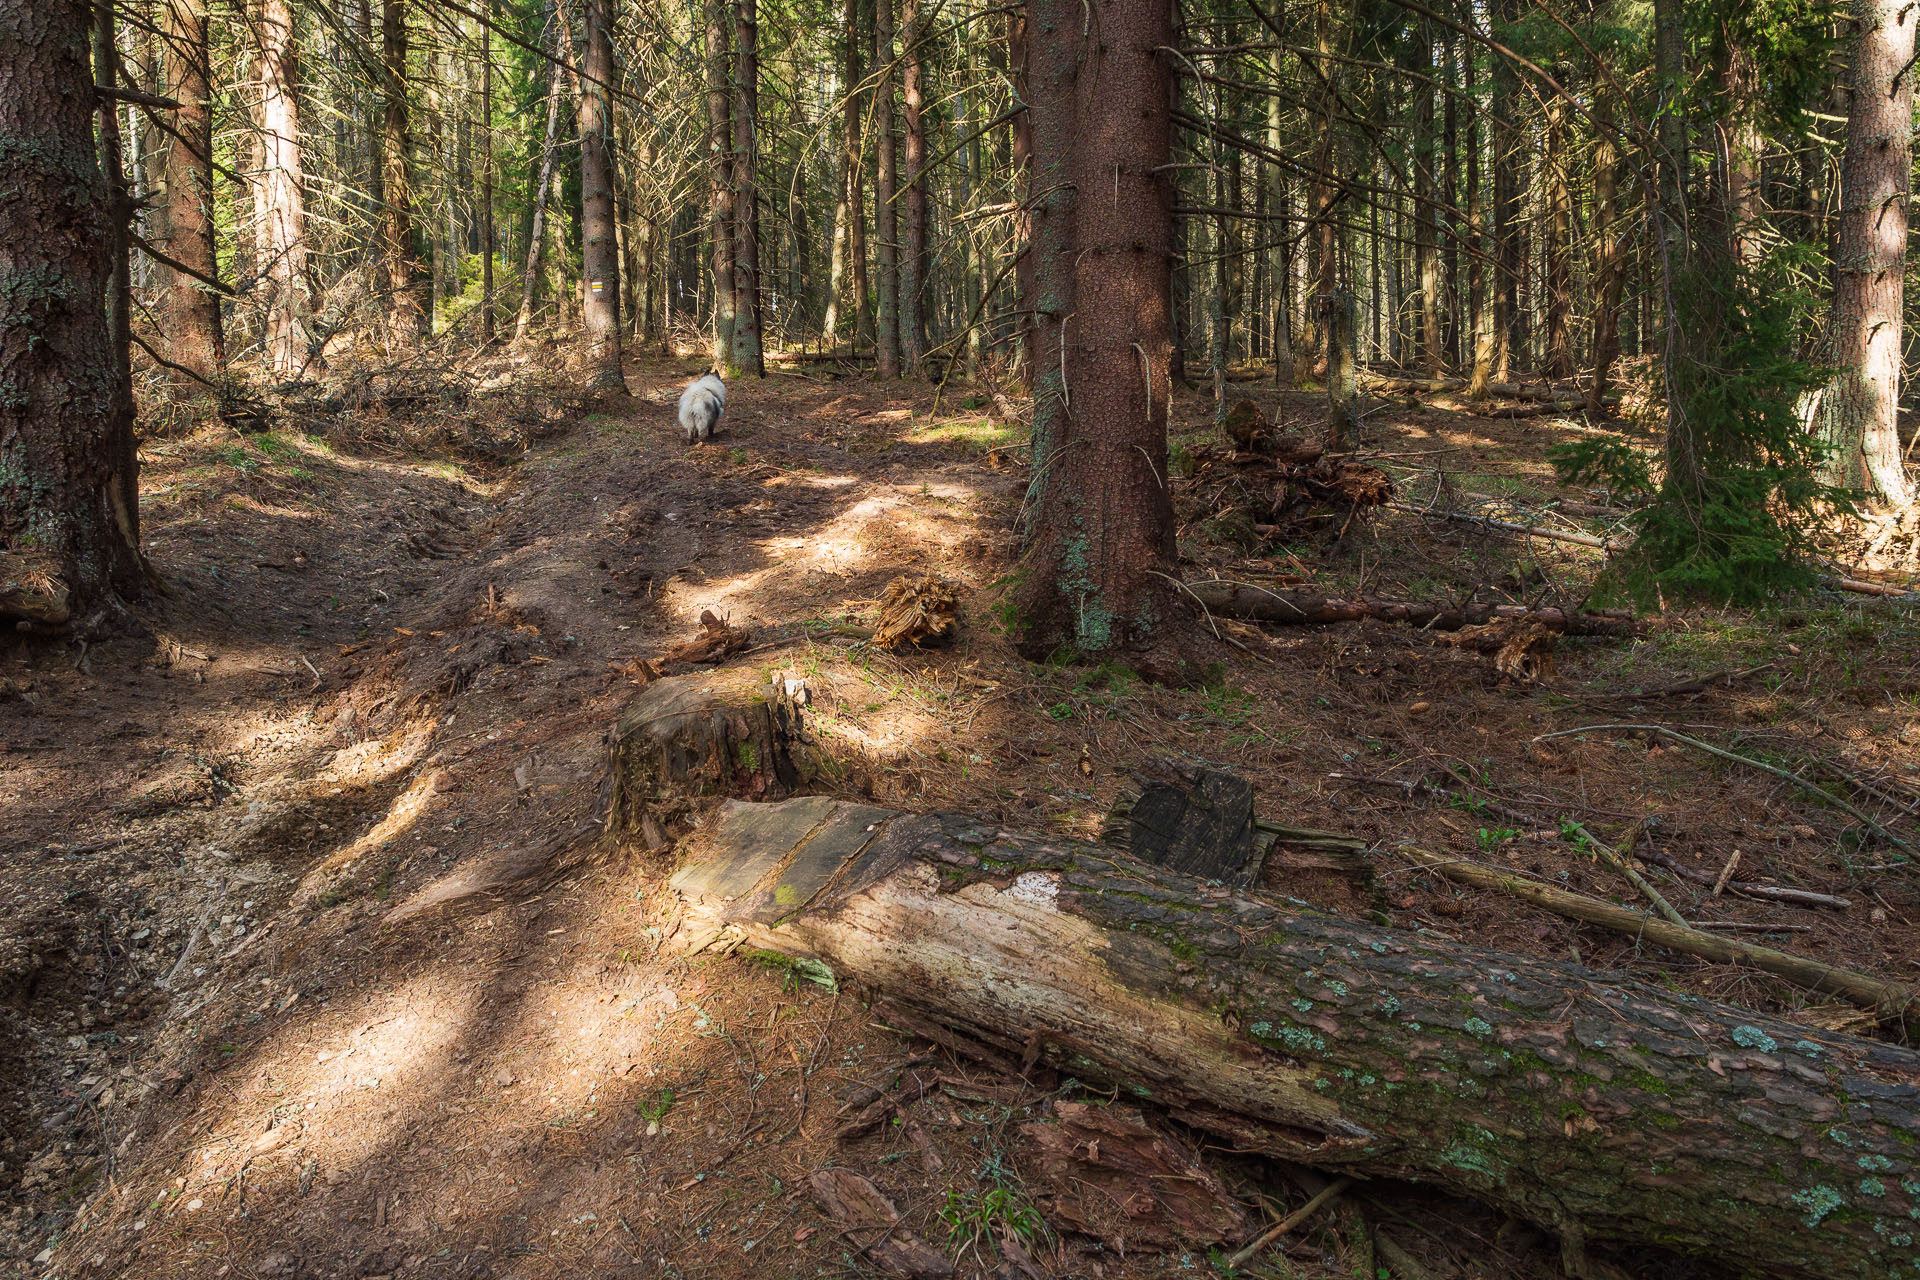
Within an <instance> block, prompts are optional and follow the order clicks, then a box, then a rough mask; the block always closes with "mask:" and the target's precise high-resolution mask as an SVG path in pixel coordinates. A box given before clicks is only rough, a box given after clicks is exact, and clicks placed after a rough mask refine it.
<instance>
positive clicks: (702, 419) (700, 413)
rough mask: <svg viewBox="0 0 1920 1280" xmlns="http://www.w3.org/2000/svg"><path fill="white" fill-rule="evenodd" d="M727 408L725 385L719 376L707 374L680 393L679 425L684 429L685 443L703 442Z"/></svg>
mask: <svg viewBox="0 0 1920 1280" xmlns="http://www.w3.org/2000/svg"><path fill="white" fill-rule="evenodd" d="M726 407H727V384H726V383H724V382H722V381H720V375H719V374H717V373H709V374H707V375H706V376H705V377H703V378H701V379H700V380H699V381H698V382H695V383H694V384H693V385H691V386H689V387H688V388H687V389H686V390H685V391H682V392H681V393H680V425H681V426H682V427H683V428H685V429H686V433H687V443H688V444H693V443H694V442H695V441H698V440H705V439H706V438H707V437H708V436H710V435H712V434H713V429H714V428H715V427H717V426H719V425H720V415H721V414H722V413H723V412H725V411H726Z"/></svg>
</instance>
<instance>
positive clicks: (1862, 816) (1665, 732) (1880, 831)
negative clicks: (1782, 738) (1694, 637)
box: [1534, 724, 1914, 853]
mask: <svg viewBox="0 0 1920 1280" xmlns="http://www.w3.org/2000/svg"><path fill="white" fill-rule="evenodd" d="M1576 733H1657V734H1659V735H1660V736H1661V737H1664V738H1669V739H1671V740H1673V741H1674V742H1678V743H1682V744H1684V745H1686V746H1689V747H1696V748H1698V749H1699V750H1701V751H1704V752H1706V753H1707V754H1709V755H1715V756H1719V757H1720V758H1721V759H1722V760H1731V761H1733V762H1734V763H1735V764H1744V765H1750V766H1752V767H1753V768H1755V769H1761V770H1764V771H1766V772H1767V773H1770V774H1772V775H1773V776H1774V777H1776V778H1780V779H1783V780H1785V781H1787V782H1791V783H1793V784H1794V785H1795V786H1797V787H1800V788H1802V789H1804V790H1806V791H1808V792H1811V793H1812V794H1814V795H1816V796H1819V797H1820V798H1821V799H1822V800H1825V801H1826V802H1827V803H1828V804H1830V805H1832V806H1834V807H1835V808H1836V809H1839V810H1841V811H1842V812H1845V813H1849V814H1851V815H1853V816H1854V817H1855V818H1858V819H1859V820H1860V821H1861V822H1862V823H1863V824H1865V825H1866V827H1867V828H1868V830H1870V831H1872V832H1873V833H1874V834H1875V835H1877V836H1879V837H1880V838H1881V839H1882V840H1885V841H1886V842H1887V843H1888V844H1890V845H1893V846H1895V847H1896V848H1900V849H1905V850H1906V851H1907V852H1908V853H1912V852H1913V851H1914V849H1913V846H1912V845H1911V844H1909V843H1908V842H1907V841H1905V840H1902V839H1901V838H1900V837H1899V836H1896V835H1895V834H1893V832H1891V831H1889V830H1887V829H1886V828H1885V827H1883V826H1881V825H1880V824H1879V823H1878V822H1876V821H1874V819H1873V818H1871V817H1870V816H1868V814H1867V812H1866V810H1864V809H1862V808H1860V807H1859V806H1858V805H1856V804H1854V803H1852V802H1851V801H1848V800H1842V799H1841V798H1840V797H1839V796H1837V795H1835V794H1833V792H1831V791H1828V790H1827V789H1826V788H1824V787H1821V786H1819V785H1817V784H1815V783H1812V782H1809V781H1807V780H1806V779H1805V778H1803V777H1801V776H1800V775H1799V774H1797V773H1795V772H1794V771H1793V770H1791V769H1782V768H1781V767H1780V766H1779V765H1777V764H1768V763H1767V762H1766V761H1764V760H1755V759H1754V758H1753V757H1752V756H1743V755H1740V754H1739V753H1738V752H1734V751H1728V750H1727V749H1726V748H1725V747H1716V746H1714V745H1713V744H1712V743H1711V742H1702V741H1701V740H1700V739H1698V738H1690V737H1688V736H1687V735H1686V734H1684V733H1681V732H1680V731H1679V730H1677V729H1669V728H1667V727H1666V726H1665V725H1663V724H1590V725H1586V726H1583V727H1581V728H1578V729H1556V730H1554V731H1553V732H1552V733H1543V734H1541V735H1539V736H1538V737H1536V738H1535V739H1534V741H1535V742H1545V741H1546V740H1547V739H1548V738H1565V737H1567V736H1569V735H1571V734H1576Z"/></svg>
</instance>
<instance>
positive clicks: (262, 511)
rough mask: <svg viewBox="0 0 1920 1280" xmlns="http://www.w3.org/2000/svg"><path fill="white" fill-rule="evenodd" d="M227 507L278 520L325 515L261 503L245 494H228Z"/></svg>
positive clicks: (274, 503) (270, 503) (303, 518)
mask: <svg viewBox="0 0 1920 1280" xmlns="http://www.w3.org/2000/svg"><path fill="white" fill-rule="evenodd" d="M227 505H228V506H230V507H237V508H238V509H240V510H242V511H250V512H252V513H253V514H254V515H257V516H272V517H274V518H275V519H277V520H313V519H316V518H318V517H319V516H320V515H322V514H323V513H322V512H320V511H316V510H314V509H313V508H311V507H309V508H307V509H306V510H304V511H303V510H301V509H300V508H298V507H283V506H281V505H280V504H279V503H277V502H261V501H260V500H259V499H257V498H254V497H251V496H249V495H247V494H244V493H230V494H228V495H227Z"/></svg>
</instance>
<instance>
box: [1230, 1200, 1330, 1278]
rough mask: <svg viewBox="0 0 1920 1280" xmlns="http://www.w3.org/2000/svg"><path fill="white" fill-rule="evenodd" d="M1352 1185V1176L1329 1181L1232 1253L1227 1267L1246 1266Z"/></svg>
mask: <svg viewBox="0 0 1920 1280" xmlns="http://www.w3.org/2000/svg"><path fill="white" fill-rule="evenodd" d="M1352 1185H1353V1179H1352V1178H1339V1179H1336V1180H1335V1181H1333V1182H1329V1183H1328V1184H1327V1185H1326V1187H1325V1189H1324V1190H1322V1191H1321V1192H1320V1194H1318V1195H1316V1196H1315V1197H1314V1198H1313V1199H1311V1200H1309V1201H1307V1202H1306V1203H1305V1204H1303V1205H1301V1206H1300V1207H1299V1208H1298V1209H1295V1210H1294V1211H1293V1212H1292V1213H1290V1214H1288V1215H1287V1216H1286V1217H1284V1218H1282V1219H1280V1221H1278V1222H1276V1223H1274V1224H1273V1225H1272V1226H1271V1227H1268V1228H1267V1229H1266V1230H1265V1231H1263V1232H1261V1233H1260V1234H1259V1236H1257V1237H1256V1238H1255V1239H1254V1241H1253V1243H1251V1244H1249V1245H1248V1246H1247V1247H1246V1248H1244V1249H1242V1250H1240V1251H1239V1252H1238V1253H1236V1254H1234V1255H1233V1256H1232V1257H1231V1258H1228V1259H1227V1265H1228V1266H1229V1267H1244V1266H1246V1265H1247V1263H1248V1261H1249V1260H1250V1259H1252V1258H1253V1256H1254V1255H1255V1254H1257V1253H1259V1252H1260V1251H1261V1250H1262V1249H1264V1248H1266V1247H1267V1246H1268V1245H1270V1244H1272V1243H1273V1242H1274V1241H1275V1240H1278V1239H1279V1238H1280V1237H1281V1236H1283V1235H1285V1234H1287V1232H1289V1231H1291V1230H1293V1229H1294V1228H1295V1227H1297V1226H1299V1225H1300V1224H1301V1223H1303V1222H1305V1221H1306V1220H1307V1219H1308V1218H1311V1217H1312V1216H1313V1215H1314V1214H1316V1213H1318V1212H1320V1210H1321V1209H1322V1208H1324V1207H1325V1206H1326V1205H1328V1204H1330V1203H1331V1202H1333V1201H1334V1200H1337V1199H1339V1198H1340V1196H1341V1194H1342V1193H1344V1192H1345V1191H1346V1189H1347V1188H1348V1187H1350V1186H1352Z"/></svg>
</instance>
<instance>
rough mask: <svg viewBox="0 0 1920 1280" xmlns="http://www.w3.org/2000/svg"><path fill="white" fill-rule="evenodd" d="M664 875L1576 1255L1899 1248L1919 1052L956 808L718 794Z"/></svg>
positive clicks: (1268, 1142) (901, 980) (844, 975)
mask: <svg viewBox="0 0 1920 1280" xmlns="http://www.w3.org/2000/svg"><path fill="white" fill-rule="evenodd" d="M686 852H687V859H686V862H685V864H684V865H683V867H682V869H681V870H680V871H679V872H678V873H677V874H676V875H675V876H674V878H673V885H674V887H675V888H676V889H677V890H678V891H679V892H680V894H681V895H682V896H683V898H684V900H685V908H686V911H685V919H686V921H687V923H688V924H690V925H692V926H694V935H695V936H697V937H699V938H700V939H701V940H702V941H703V942H711V941H713V940H715V939H726V940H732V941H735V942H745V943H750V944H751V945H752V946H754V947H757V948H763V949H767V950H771V951H776V952H780V953H784V954H787V955H791V956H794V957H798V958H802V959H806V960H810V961H818V962H820V963H823V964H825V965H827V966H828V967H830V968H831V969H832V970H834V972H835V973H836V975H837V976H838V978H839V980H840V981H841V982H842V983H843V984H857V985H858V986H860V987H862V988H865V989H867V990H870V991H873V992H877V993H879V994H882V995H884V996H885V997H886V998H887V999H888V1000H889V1001H891V1002H894V1003H895V1004H897V1005H899V1006H901V1007H903V1008H907V1009H910V1010H918V1011H920V1012H921V1013H923V1014H924V1015H925V1017H926V1018H927V1019H928V1020H929V1021H930V1022H939V1023H942V1024H945V1025H948V1026H951V1027H954V1028H956V1029H958V1030H959V1031H960V1032H961V1033H963V1034H964V1035H965V1036H966V1037H968V1038H970V1039H973V1040H978V1041H982V1042H985V1043H987V1044H990V1045H993V1046H996V1047H997V1048H998V1049H999V1050H1001V1051H1002V1053H1003V1056H1004V1057H1006V1058H1011V1059H1016V1060H1024V1061H1026V1062H1033V1063H1037V1062H1041V1061H1044V1062H1046V1063H1047V1064H1048V1065H1049V1066H1053V1067H1057V1068H1059V1069H1062V1070H1065V1071H1069V1072H1071V1073H1072V1074H1074V1075H1077V1076H1079V1077H1081V1078H1082V1079H1100V1080H1103V1081H1107V1082H1109V1083H1111V1084H1113V1085H1115V1086H1117V1087H1119V1088H1121V1089H1124V1090H1125V1091H1126V1092H1128V1093H1130V1094H1132V1095H1134V1096H1135V1097H1139V1098H1144V1099H1147V1100H1150V1101H1152V1102H1154V1103H1156V1104H1158V1105H1159V1106H1161V1107H1164V1108H1165V1109H1166V1110H1167V1111H1169V1112H1170V1113H1171V1114H1172V1115H1173V1116H1174V1117H1176V1118H1177V1119H1179V1120H1181V1121H1182V1122H1184V1123H1187V1124H1190V1125H1193V1126H1195V1127H1198V1128H1200V1129H1203V1130H1206V1131H1209V1132H1211V1133H1213V1134H1215V1135H1218V1136H1219V1137H1221V1138H1223V1139H1224V1140H1226V1141H1227V1142H1228V1143H1230V1144H1232V1145H1233V1146H1234V1147H1235V1148H1236V1149H1238V1150H1241V1151H1246V1152H1254V1153H1261V1154H1266V1155H1270V1156H1275V1157H1281V1158H1285V1159H1288V1160H1293V1161H1297V1162H1300V1163H1304V1164H1309V1165H1314V1166H1317V1167H1321V1168H1325V1169H1329V1170H1332V1171H1334V1172H1337V1173H1340V1174H1345V1175H1349V1176H1355V1177H1359V1176H1381V1177H1393V1178H1402V1179H1409V1180H1413V1181H1418V1182H1425V1183H1430V1184H1435V1185H1438V1186H1442V1187H1445V1188H1447V1189H1449V1190H1451V1191H1453V1192H1457V1193H1460V1194H1464V1195H1469V1196H1472V1197H1475V1198H1477V1199H1480V1200H1483V1201H1486V1202H1488V1203H1490V1204H1493V1205H1496V1206H1498V1207H1500V1208H1502V1209H1504V1210H1506V1211H1508V1212H1510V1213H1513V1214H1515V1215H1517V1216H1520V1217H1523V1218H1526V1219H1528V1220H1530V1221H1533V1222H1536V1223H1539V1224H1541V1225H1543V1226H1545V1227H1548V1228H1550V1229H1552V1230H1554V1231H1556V1232H1558V1233H1559V1234H1560V1236H1561V1239H1562V1241H1563V1244H1564V1253H1565V1257H1566V1260H1567V1261H1568V1263H1569V1264H1570V1269H1571V1270H1573V1271H1574V1272H1575V1273H1576V1274H1586V1275H1593V1274H1597V1273H1598V1264H1593V1263H1590V1262H1589V1261H1588V1260H1587V1254H1586V1245H1587V1244H1588V1243H1590V1242H1600V1241H1610V1242H1623V1243H1632V1244H1643V1245H1654V1246H1659V1247H1663V1248H1666V1249H1672V1250H1678V1251H1680V1252H1683V1253H1688V1254H1693V1255H1697V1256H1702V1257H1709V1258H1712V1259H1714V1260H1716V1261H1717V1262H1718V1263H1720V1264H1721V1265H1724V1266H1726V1267H1728V1268H1730V1269H1733V1270H1741V1271H1746V1272H1748V1273H1752V1274H1776V1275H1791V1276H1804V1277H1815V1276H1817V1277H1822V1278H1823V1280H1868V1278H1869V1277H1872V1278H1873V1280H1881V1278H1883V1277H1886V1276H1889V1275H1892V1274H1895V1273H1896V1271H1902V1272H1908V1271H1910V1270H1911V1269H1913V1268H1916V1267H1920V1247H1916V1246H1915V1244H1914V1236H1913V1232H1914V1225H1913V1222H1912V1221H1911V1219H1910V1217H1909V1215H1910V1214H1920V1181H1916V1180H1915V1173H1914V1163H1913V1162H1914V1157H1915V1151H1916V1147H1920V1084H1917V1083H1916V1082H1917V1081H1920V1054H1916V1053H1914V1052H1913V1051H1911V1050H1907V1049H1903V1048H1898V1047H1895V1046H1891V1045H1887V1044H1883V1043H1879V1042H1876V1041H1871V1040H1863V1039H1858V1038H1854V1037H1850V1036H1845V1035H1837V1034H1827V1033H1819V1032H1813V1031H1809V1030H1808V1029H1807V1028H1805V1027H1801V1026H1797V1025H1795V1024H1792V1023H1789V1022H1786V1021H1783V1020H1781V1019H1778V1018H1771V1017H1766V1016H1763V1015H1759V1014H1754V1013H1748V1012H1745V1011H1742V1010H1740V1009H1736V1008H1733V1007H1731V1006H1727V1005H1722V1004H1716V1003H1713V1002H1710V1001H1705V1000H1700V999H1696V998H1694V997H1690V996H1684V995H1678V994H1675V993H1673V992H1669V991H1665V990H1662V989H1660V988H1657V987H1653V986H1650V985H1647V984H1643V983H1638V982H1633V981H1629V980H1619V979H1616V978H1613V977H1611V976H1609V975H1604V974H1600V973H1596V972H1594V971H1592V970H1589V969H1585V968H1581V967H1578V966H1574V965H1566V964H1557V963H1552V962H1547V961H1541V960H1535V959H1530V958H1527V957H1523V956H1517V955H1510V954H1503V953H1500V952H1494V951H1487V950H1481V949H1478V948H1472V947H1466V946H1457V945H1453V944H1448V943H1443V942H1440V941H1437V940H1434V939H1431V938H1424V937H1418V936H1414V935H1409V934H1406V933H1403V932H1398V931H1395V930H1392V929H1386V928H1379V927H1374V926H1369V925H1362V924H1355V923H1351V922H1348V921H1344V920H1338V919H1333V918H1329V917H1325V916H1321V915H1317V914H1313V913H1311V912H1308V911H1305V910H1299V909H1296V908H1295V907H1293V906H1292V905H1291V904H1287V905H1282V904H1280V903H1277V902H1273V901H1268V900H1263V899H1260V898H1257V897H1251V896H1243V895H1236V894H1234V893H1232V892H1230V891H1228V890H1225V889H1223V888H1210V887H1209V886H1208V885H1206V884H1205V883H1203V882H1201V881H1198V880H1195V879H1192V878H1190V877H1186V876H1182V875H1179V874H1177V873H1175V872H1171V871H1168V870H1166V869H1165V868H1157V867H1152V866H1149V865H1148V864H1145V863H1142V862H1139V861H1136V860H1135V859H1133V858H1131V857H1129V856H1127V855H1126V854H1123V853H1120V852H1118V851H1116V850H1113V849H1109V848H1106V847H1103V846H1099V845H1094V844H1089V843H1085V842H1080V841H1073V840H1055V839H1046V838H1042V837H1037V836H1024V835H1017V834H1012V833H1008V832H1005V831H1000V830H998V829H996V828H995V827H994V826H992V825H990V824H982V823H980V822H978V821H977V820H974V819H971V818H968V817H966V816H964V815H953V814H945V815H910V814H898V813H892V812H889V811H886V810H883V809H875V808H870V807H865V806H860V805H853V804H846V803H839V802H832V801H826V800H823V799H821V798H819V797H806V798H803V799H799V800H793V801H788V802H786V803H784V804H778V805H754V804H739V803H729V804H727V805H725V806H723V808H722V810H721V812H720V814H719V815H718V817H717V819H716V820H715V821H713V822H710V823H708V824H706V825H705V826H703V827H702V828H701V829H700V830H699V831H698V832H697V833H696V835H695V836H694V837H693V839H692V840H691V842H690V844H689V847H688V849H687V851H686Z"/></svg>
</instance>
